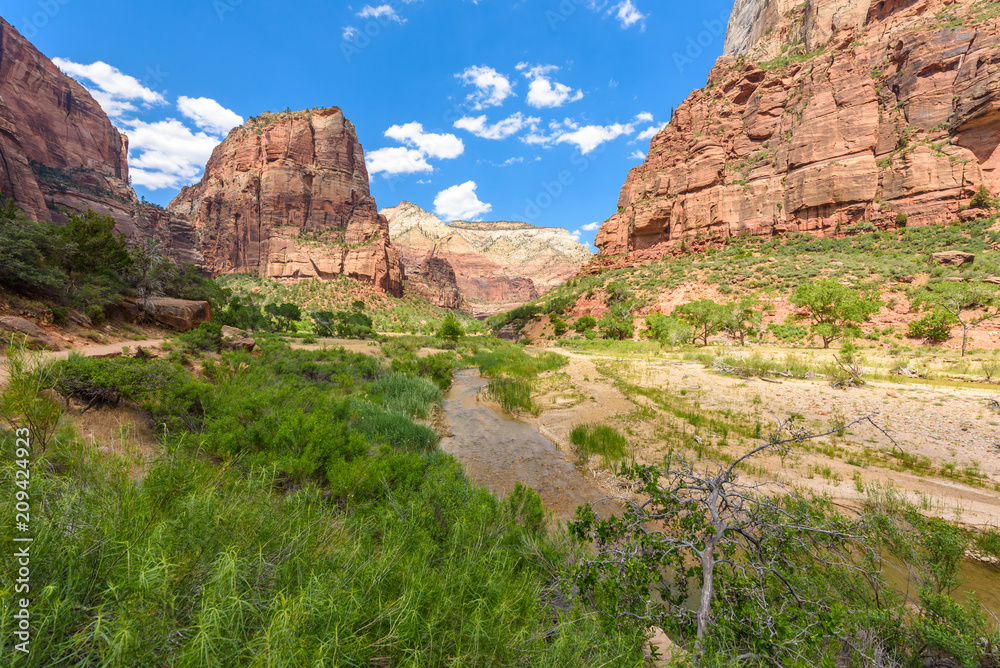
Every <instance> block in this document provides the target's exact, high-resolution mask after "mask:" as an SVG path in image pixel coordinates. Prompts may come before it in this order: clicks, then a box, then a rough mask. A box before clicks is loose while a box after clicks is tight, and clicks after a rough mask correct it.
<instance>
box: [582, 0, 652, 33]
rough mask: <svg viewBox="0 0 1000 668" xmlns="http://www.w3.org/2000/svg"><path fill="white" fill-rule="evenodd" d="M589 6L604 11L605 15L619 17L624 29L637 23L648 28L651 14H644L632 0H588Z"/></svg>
mask: <svg viewBox="0 0 1000 668" xmlns="http://www.w3.org/2000/svg"><path fill="white" fill-rule="evenodd" d="M587 7H588V8H589V9H591V10H593V11H595V12H604V15H605V16H612V15H614V17H615V18H616V19H618V23H620V24H621V27H622V30H626V29H628V28H631V27H632V26H634V25H635V24H637V23H638V24H640V28H641V29H642V30H645V29H646V19H648V18H649V14H643V13H642V12H641V11H639V8H638V7H636V5H635V3H634V2H633V1H632V0H621V1H620V2H614V3H612V2H609V1H608V0H588V2H587Z"/></svg>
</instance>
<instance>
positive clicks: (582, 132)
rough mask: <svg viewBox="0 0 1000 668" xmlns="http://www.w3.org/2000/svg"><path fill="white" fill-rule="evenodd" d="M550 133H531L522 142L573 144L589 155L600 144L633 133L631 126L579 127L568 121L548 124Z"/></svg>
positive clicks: (549, 144)
mask: <svg viewBox="0 0 1000 668" xmlns="http://www.w3.org/2000/svg"><path fill="white" fill-rule="evenodd" d="M549 129H550V131H551V132H550V133H549V134H543V133H539V132H536V133H532V134H530V135H528V136H526V137H525V138H524V139H523V141H524V142H525V143H527V144H538V145H541V146H553V145H555V144H573V145H574V146H576V147H577V148H579V149H580V152H581V153H583V154H587V153H590V152H592V151H594V150H595V149H596V148H598V147H599V146H600V145H601V144H604V143H606V142H609V141H612V140H614V139H617V138H618V137H621V136H624V135H630V134H632V133H633V132H635V127H634V126H633V125H632V124H630V123H629V124H622V123H614V124H612V125H580V124H578V123H576V122H574V121H572V120H570V119H566V120H565V121H563V122H562V123H558V122H552V123H550V124H549Z"/></svg>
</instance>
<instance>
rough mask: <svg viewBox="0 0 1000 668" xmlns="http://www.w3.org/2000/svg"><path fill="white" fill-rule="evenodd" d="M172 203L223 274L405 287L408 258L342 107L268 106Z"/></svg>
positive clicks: (234, 135) (213, 269)
mask: <svg viewBox="0 0 1000 668" xmlns="http://www.w3.org/2000/svg"><path fill="white" fill-rule="evenodd" d="M168 210H169V211H170V212H171V213H172V214H175V215H178V216H183V217H185V218H187V219H189V220H190V221H191V223H192V225H193V226H194V228H195V229H196V230H197V233H198V237H199V239H200V245H201V249H202V252H203V253H204V256H205V264H206V266H207V267H208V269H209V271H210V272H212V273H214V274H223V273H232V272H247V273H252V274H256V275H259V276H266V277H270V278H276V279H286V278H287V279H294V278H312V277H329V276H335V275H346V276H349V277H351V278H355V279H358V280H360V281H363V282H368V283H371V284H373V285H374V286H376V287H378V288H381V289H383V290H385V291H386V292H388V293H390V294H395V295H399V294H402V278H403V276H402V265H401V263H400V260H399V255H398V253H397V252H396V250H395V249H394V248H393V247H392V245H391V243H390V241H389V226H388V223H387V221H386V220H385V218H384V217H382V216H380V215H379V214H378V211H377V209H376V207H375V200H374V198H372V196H371V195H370V193H369V190H368V172H367V170H366V169H365V161H364V153H363V151H362V148H361V144H360V143H359V142H358V138H357V134H356V133H355V130H354V126H353V125H352V124H351V122H350V121H348V120H347V119H346V118H344V115H343V113H342V112H341V110H340V109H338V108H336V107H331V108H328V109H321V110H313V111H305V112H294V113H286V114H263V115H261V116H258V117H257V118H255V119H251V120H250V121H249V122H248V123H247V124H246V125H244V126H243V127H240V128H236V129H235V130H233V131H232V132H230V134H229V136H228V137H227V138H226V140H225V141H224V142H223V143H222V144H221V145H219V147H218V148H216V150H215V151H214V153H213V154H212V158H211V159H210V160H209V162H208V166H207V167H206V168H205V176H204V178H203V179H202V181H201V183H199V184H198V185H195V186H192V187H189V188H185V189H184V190H182V191H181V193H180V194H179V195H178V196H177V197H176V198H175V199H174V201H173V202H171V203H170V206H169V207H168Z"/></svg>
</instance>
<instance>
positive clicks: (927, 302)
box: [911, 281, 1000, 357]
mask: <svg viewBox="0 0 1000 668" xmlns="http://www.w3.org/2000/svg"><path fill="white" fill-rule="evenodd" d="M911 303H912V304H913V305H914V306H916V307H917V308H923V309H930V310H931V312H932V314H933V312H934V311H938V312H944V313H947V314H948V315H950V316H951V317H952V318H953V319H954V321H955V322H958V324H959V325H960V326H961V327H962V357H965V356H966V354H967V352H968V347H969V332H971V331H972V330H973V329H975V328H976V327H978V326H979V325H981V324H982V323H984V322H987V321H989V320H994V319H995V318H998V317H1000V290H998V288H997V286H995V285H992V284H990V283H979V282H972V281H963V282H961V283H956V282H952V281H938V282H933V283H929V284H928V285H927V286H926V288H924V289H923V290H920V291H919V292H918V293H917V294H916V295H915V296H914V298H913V299H912V300H911Z"/></svg>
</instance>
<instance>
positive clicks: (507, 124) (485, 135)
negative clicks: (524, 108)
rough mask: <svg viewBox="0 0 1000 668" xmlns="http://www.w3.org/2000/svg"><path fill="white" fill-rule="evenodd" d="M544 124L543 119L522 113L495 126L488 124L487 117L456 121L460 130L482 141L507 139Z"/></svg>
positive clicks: (498, 122)
mask: <svg viewBox="0 0 1000 668" xmlns="http://www.w3.org/2000/svg"><path fill="white" fill-rule="evenodd" d="M541 122H542V119H540V118H536V117H534V116H525V115H524V114H522V113H521V112H520V111H519V112H517V113H516V114H513V115H512V116H509V117H507V118H505V119H503V120H502V121H497V122H496V123H494V124H493V125H490V124H489V123H487V122H486V116H485V115H483V116H476V117H474V118H473V117H470V116H463V117H462V118H460V119H458V120H457V121H455V127H456V128H458V129H459V130H466V131H467V132H471V133H472V134H474V135H475V136H477V137H480V138H482V139H506V138H507V137H510V136H512V135H516V134H517V133H518V132H520V131H521V130H523V129H524V128H526V127H532V128H533V127H535V126H536V125H538V124H539V123H541Z"/></svg>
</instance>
